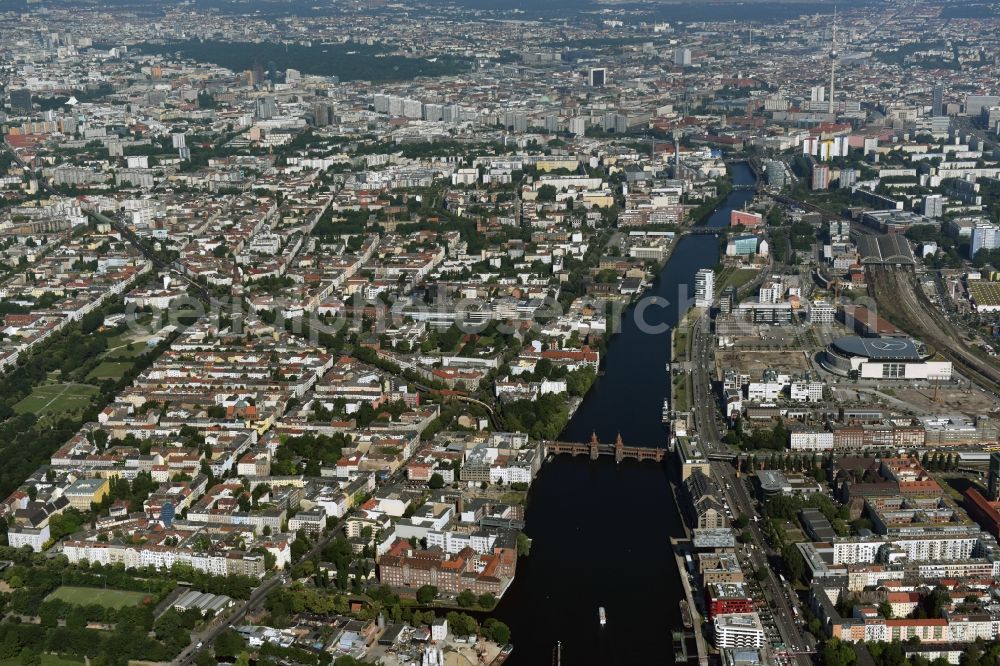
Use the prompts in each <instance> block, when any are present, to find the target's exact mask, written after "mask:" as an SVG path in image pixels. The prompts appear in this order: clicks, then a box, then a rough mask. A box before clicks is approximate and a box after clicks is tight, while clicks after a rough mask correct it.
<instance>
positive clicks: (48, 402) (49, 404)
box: [14, 384, 97, 418]
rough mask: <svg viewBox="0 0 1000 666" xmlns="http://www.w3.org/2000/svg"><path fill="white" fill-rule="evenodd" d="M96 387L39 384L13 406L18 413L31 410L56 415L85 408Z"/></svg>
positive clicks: (41, 413) (44, 414) (37, 413)
mask: <svg viewBox="0 0 1000 666" xmlns="http://www.w3.org/2000/svg"><path fill="white" fill-rule="evenodd" d="M95 393H97V387H96V386H91V385H90V384H41V385H40V386H36V387H35V390H34V391H32V392H31V394H30V395H29V396H28V397H26V398H25V399H24V400H22V401H21V402H19V403H17V404H16V405H15V406H14V409H15V411H17V412H18V413H19V414H23V413H25V412H32V413H34V414H35V416H37V417H39V418H42V417H43V416H58V415H60V414H63V413H65V412H71V411H74V410H79V409H85V408H86V407H87V405H89V404H90V398H91V396H93V395H94V394H95Z"/></svg>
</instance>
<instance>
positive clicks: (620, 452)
mask: <svg viewBox="0 0 1000 666" xmlns="http://www.w3.org/2000/svg"><path fill="white" fill-rule="evenodd" d="M624 458H625V442H623V441H622V434H621V433H618V436H617V437H615V462H616V463H620V462H621V461H622V459H624Z"/></svg>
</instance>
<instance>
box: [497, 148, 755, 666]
mask: <svg viewBox="0 0 1000 666" xmlns="http://www.w3.org/2000/svg"><path fill="white" fill-rule="evenodd" d="M730 176H731V178H732V181H733V183H735V184H753V183H754V182H755V181H754V175H753V172H752V171H751V170H750V168H749V167H748V166H747V165H746V164H743V163H738V164H735V165H733V166H732V167H731V169H730ZM752 198H753V192H751V191H744V190H734V191H733V192H731V193H730V194H729V196H728V197H727V198H726V200H725V201H724V202H723V203H722V204H721V205H720V206H719V207H718V208H717V209H716V211H715V212H714V213H713V214H712V215H711V216H710V218H709V219H708V221H707V224H708V226H712V227H721V226H726V225H728V224H729V213H730V211H731V210H733V209H734V208H735V209H739V208H742V207H743V206H744V205H745V204H746V203H747V202H748V201H749V200H751V199H752ZM718 261H719V247H718V240H717V238H716V237H715V236H711V235H689V236H685V237H684V238H682V239H681V240H680V242H679V244H678V245H677V247H676V248H675V249H674V252H673V255H672V256H671V258H670V259H669V261H667V264H666V265H665V266H664V268H663V270H662V271H661V273H660V275H659V279H658V281H657V282H656V284H654V285H653V286H652V287H651V288H650V289H649V290H647V292H646V293H645V294H644V296H658V297H660V298H662V299H666V301H667V302H668V303H669V305H665V306H653V307H648V308H646V309H645V311H644V312H643V315H642V319H643V320H644V321H645V322H646V323H647V324H650V325H655V324H666V325H668V326H674V325H676V323H677V322H678V320H679V319H680V318H681V317H682V316H683V314H684V312H686V310H687V308H688V307H689V306H690V298H689V297H690V295H691V294H693V293H694V274H695V272H696V271H697V270H698V269H699V268H711V267H713V266H715V264H716V263H718ZM636 319H637V317H636V311H635V310H634V309H630V310H628V311H626V313H625V316H624V318H623V320H622V322H621V327H620V333H619V334H618V335H617V336H615V337H614V338H613V339H612V341H611V343H610V345H609V348H608V352H607V358H606V359H604V362H603V371H604V373H603V375H602V376H600V377H599V378H598V379H597V382H596V383H595V384H594V387H593V388H592V389H591V391H590V392H589V393H588V394H587V396H586V397H585V398H584V400H583V403H582V404H581V405H580V408H579V409H578V410H577V411H576V413H575V414H574V415H573V418H572V419H571V420H570V422H569V423H568V424H567V426H566V429H565V430H564V432H563V434H562V437H561V439H562V440H564V441H577V442H586V441H589V440H590V436H591V433H592V432H596V433H597V436H598V437H599V438H600V439H601V441H604V442H612V441H614V438H615V436H616V435H617V434H619V433H621V436H622V439H623V440H624V442H625V444H627V445H642V446H664V447H665V446H666V444H667V442H666V430H665V428H664V425H663V423H662V422H661V409H662V405H663V397H664V396H665V395H666V392H667V387H668V381H669V378H668V376H667V373H666V370H665V366H666V363H667V361H669V360H670V358H669V357H670V342H669V341H670V337H669V332H663V333H659V334H652V333H648V332H644V331H643V330H640V326H639V325H638V324H637V321H636ZM669 464H670V463H669V461H668V462H667V463H666V464H665V465H658V464H656V463H652V462H642V463H640V462H629V461H626V462H623V463H621V464H618V465H616V464H615V462H614V460H613V459H611V458H602V459H601V460H599V461H597V462H592V461H591V460H590V459H589V458H584V457H575V458H574V457H570V456H558V457H557V458H555V459H554V460H553V461H552V462H549V463H546V464H545V465H544V466H543V467H542V471H541V472H540V473H539V475H538V479H537V480H536V481H535V483H534V485H533V486H532V489H531V492H530V495H529V498H528V505H527V527H526V529H525V531H526V532H527V534H528V536H530V537H531V538H532V540H533V543H532V547H531V554H530V555H529V556H528V557H522V558H521V560H520V561H519V562H518V569H517V577H516V579H515V581H514V583H513V584H512V585H511V588H510V589H509V590H508V591H507V593H506V594H505V595H504V597H503V599H502V600H501V602H500V605H499V607H498V608H497V611H496V613H495V615H496V616H497V617H498V618H499V619H501V620H503V621H504V622H506V623H507V624H508V625H509V626H510V628H511V635H512V638H511V642H512V643H513V644H514V653H513V654H512V655H511V658H510V659H509V660H508V662H507V663H508V664H510V665H511V666H540V665H544V664H552V663H554V662H553V651H554V648H555V645H556V642H557V641H559V642H561V643H562V663H563V664H565V665H566V666H575V665H577V664H595V665H596V664H601V665H605V666H607V665H611V664H622V665H623V666H624V665H626V664H627V665H629V666H634V665H635V664H670V663H673V651H672V644H671V638H670V632H671V630H674V629H680V628H681V621H680V609H679V607H678V601H679V600H680V599H681V598H682V597H683V588H682V587H681V582H680V579H679V578H678V574H677V567H676V566H675V564H674V557H673V554H672V553H671V550H670V541H669V538H670V537H671V536H683V528H682V526H681V519H680V516H679V515H678V511H677V506H676V504H675V502H674V499H673V494H672V493H671V489H670V483H669V479H668V476H667V465H669ZM601 606H604V608H605V609H606V612H607V625H606V626H604V627H601V626H600V625H599V623H598V608H599V607H601Z"/></svg>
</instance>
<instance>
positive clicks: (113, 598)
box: [46, 585, 149, 608]
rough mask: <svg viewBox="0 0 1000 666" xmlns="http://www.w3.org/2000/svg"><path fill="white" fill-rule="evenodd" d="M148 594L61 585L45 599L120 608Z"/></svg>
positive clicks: (78, 604) (136, 603)
mask: <svg viewBox="0 0 1000 666" xmlns="http://www.w3.org/2000/svg"><path fill="white" fill-rule="evenodd" d="M147 596H149V595H148V594H147V593H145V592H128V591H126V590H109V589H106V588H101V587H74V586H72V585H63V586H61V587H59V588H57V589H55V590H53V592H52V594H50V595H49V596H48V597H46V600H50V599H59V600H60V601H65V602H66V603H68V604H75V605H77V606H93V605H97V606H104V607H105V608H122V607H123V606H137V605H139V603H141V602H142V600H143V599H145V598H146V597H147Z"/></svg>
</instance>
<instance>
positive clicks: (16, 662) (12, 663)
mask: <svg viewBox="0 0 1000 666" xmlns="http://www.w3.org/2000/svg"><path fill="white" fill-rule="evenodd" d="M82 663H83V660H82V659H72V658H70V657H60V656H59V655H55V654H43V655H42V666H80V665H81V664H82ZM20 664H21V660H20V659H3V660H0V666H20Z"/></svg>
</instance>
